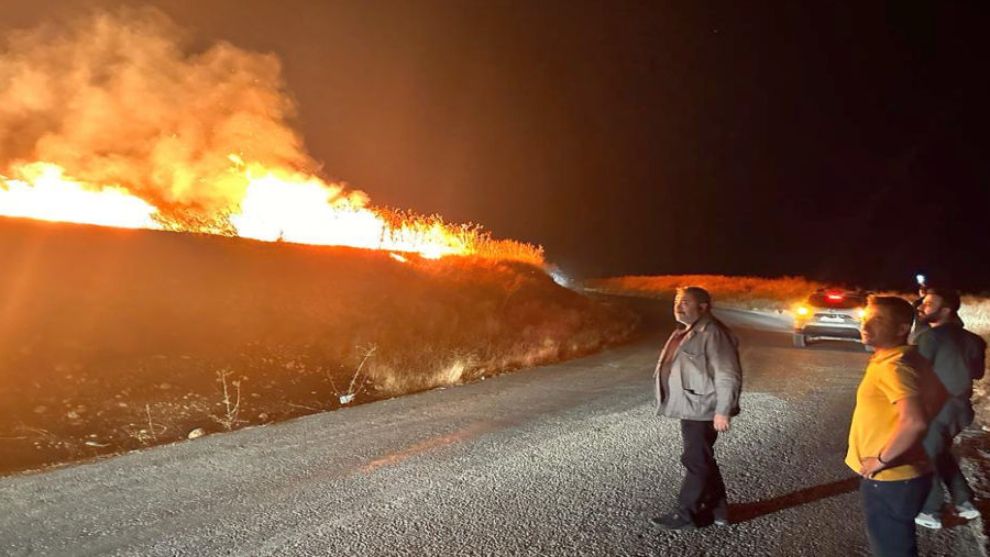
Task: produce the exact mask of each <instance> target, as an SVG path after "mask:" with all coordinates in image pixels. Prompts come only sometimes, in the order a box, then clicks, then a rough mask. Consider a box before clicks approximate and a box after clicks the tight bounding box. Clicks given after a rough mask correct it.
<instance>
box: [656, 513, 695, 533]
mask: <svg viewBox="0 0 990 557" xmlns="http://www.w3.org/2000/svg"><path fill="white" fill-rule="evenodd" d="M650 524H653V525H654V526H659V527H661V528H663V529H664V530H694V529H695V528H697V526H695V524H694V521H693V520H691V519H690V518H688V517H686V516H684V515H682V514H680V513H676V512H673V513H667V514H665V515H663V516H655V517H653V518H651V519H650Z"/></svg>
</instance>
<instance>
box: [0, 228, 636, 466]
mask: <svg viewBox="0 0 990 557" xmlns="http://www.w3.org/2000/svg"><path fill="white" fill-rule="evenodd" d="M0 247H2V249H0V269H2V271H0V381H2V382H3V386H4V388H3V389H2V390H0V455H2V456H0V472H12V471H17V470H25V469H32V468H38V467H43V466H46V465H50V464H54V463H60V462H66V461H71V460H75V459H79V458H86V457H92V456H97V455H101V454H110V453H115V452H120V451H123V450H128V449H133V448H138V447H142V446H147V445H153V444H160V443H167V442H172V441H177V440H181V439H185V438H187V437H188V436H189V435H190V433H193V436H195V435H197V434H199V433H201V432H207V433H208V432H213V431H222V430H227V429H234V428H237V427H242V426H246V425H257V424H264V423H269V422H273V421H277V420H282V419H286V418H291V417H294V416H299V415H302V414H309V413H314V412H321V411H326V410H332V409H336V408H340V407H341V406H342V405H348V404H357V403H361V402H367V401H372V400H377V399H381V398H387V397H392V396H397V395H401V394H405V393H410V392H416V391H421V390H424V389H431V388H435V387H438V386H443V385H451V384H457V383H463V382H467V381H473V380H477V379H480V378H483V377H485V376H490V375H493V374H498V373H503V372H506V371H509V370H513V369H517V368H521V367H527V366H533V365H537V364H542V363H549V362H554V361H559V360H563V359H567V358H572V357H575V356H578V355H582V354H586V353H589V352H592V351H594V350H597V349H599V348H601V347H603V346H606V345H609V344H614V343H617V342H621V341H623V340H624V339H626V338H627V337H628V336H629V335H630V334H631V333H632V331H633V330H634V328H635V325H636V317H635V316H634V315H633V314H632V313H630V312H629V311H628V310H626V309H623V308H620V307H617V306H613V305H610V304H607V303H602V302H598V301H593V300H591V299H589V298H588V297H585V296H582V295H580V294H577V293H575V292H573V291H570V290H567V289H565V288H562V287H560V286H558V285H557V284H555V283H554V282H553V281H552V280H551V279H550V278H549V277H548V276H547V275H546V274H545V273H544V272H543V271H542V270H541V269H539V268H537V267H534V266H531V265H528V264H526V263H521V262H499V261H495V260H492V259H483V258H458V257H446V258H443V259H439V260H429V259H422V258H418V257H414V256H409V255H403V256H402V257H397V256H393V255H391V254H389V253H386V252H378V251H369V250H359V249H350V248H331V247H318V246H306V245H296V244H285V243H266V242H256V241H250V240H242V239H236V238H224V237H218V236H210V235H193V234H183V233H173V232H156V231H143V230H123V229H110V228H99V227H91V226H83V225H70V224H56V223H42V222H35V221H26V220H16V219H0Z"/></svg>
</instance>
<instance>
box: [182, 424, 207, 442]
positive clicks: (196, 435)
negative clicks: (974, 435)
mask: <svg viewBox="0 0 990 557" xmlns="http://www.w3.org/2000/svg"><path fill="white" fill-rule="evenodd" d="M204 435H206V430H205V429H203V428H201V427H197V428H196V429H194V430H192V431H190V432H189V434H188V435H186V439H196V438H199V437H202V436H204Z"/></svg>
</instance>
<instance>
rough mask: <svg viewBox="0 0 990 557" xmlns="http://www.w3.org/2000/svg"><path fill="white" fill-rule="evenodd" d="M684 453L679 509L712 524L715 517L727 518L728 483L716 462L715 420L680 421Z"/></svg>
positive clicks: (678, 499) (697, 521)
mask: <svg viewBox="0 0 990 557" xmlns="http://www.w3.org/2000/svg"><path fill="white" fill-rule="evenodd" d="M681 438H682V439H683V441H684V452H683V453H682V454H681V464H683V465H684V469H685V474H684V483H682V484H681V493H680V495H678V497H677V508H678V512H680V513H681V514H682V515H684V516H686V517H691V519H692V520H693V521H694V522H695V524H704V523H710V522H711V521H712V520H713V519H716V518H728V510H729V509H728V502H727V501H726V497H725V482H723V481H722V472H721V471H719V469H718V463H717V462H715V440H716V439H717V438H718V432H717V431H715V426H714V424H713V422H702V421H695V420H681Z"/></svg>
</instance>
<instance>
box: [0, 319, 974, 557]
mask: <svg viewBox="0 0 990 557" xmlns="http://www.w3.org/2000/svg"><path fill="white" fill-rule="evenodd" d="M651 307H652V308H653V309H652V310H651V312H652V313H653V314H654V315H662V316H666V314H667V312H668V307H666V306H660V305H657V304H654V305H652V306H651ZM721 315H722V317H723V318H724V319H726V320H727V321H729V322H731V323H733V325H734V326H735V327H736V329H737V332H738V333H739V335H740V337H741V339H742V343H743V349H742V358H743V365H744V369H745V372H746V383H745V393H744V395H743V399H742V406H743V414H742V415H741V416H739V417H738V418H737V419H736V420H735V421H733V428H732V430H731V431H730V432H729V433H727V434H724V435H722V436H721V437H720V439H719V441H718V445H717V451H718V457H719V459H720V461H721V463H722V469H723V474H724V475H725V480H726V483H727V485H728V491H729V497H730V502H731V505H732V506H731V509H730V513H731V519H732V520H733V522H734V523H733V524H732V525H730V526H727V527H710V528H706V529H703V530H698V531H694V532H664V531H660V530H657V529H656V528H654V527H652V526H651V525H650V524H649V523H648V522H647V519H648V518H649V517H650V516H653V515H656V514H660V513H662V512H665V511H666V510H668V509H669V508H670V507H671V506H672V505H673V504H674V500H675V496H676V492H677V489H678V486H679V483H680V478H681V468H680V466H679V463H678V455H679V450H680V438H679V428H678V423H677V422H676V421H672V420H662V419H659V418H656V417H654V415H653V400H652V396H653V394H652V393H653V391H652V383H651V373H652V368H653V363H654V361H655V358H656V356H657V352H658V347H659V345H660V343H661V341H662V340H663V338H665V337H666V334H667V333H668V332H669V331H670V328H671V327H672V322H671V321H670V319H669V318H661V320H660V321H659V323H660V324H659V325H658V326H657V327H656V328H655V329H654V332H653V333H652V334H651V335H650V338H648V339H646V340H644V341H641V342H637V343H634V344H631V345H628V346H624V347H620V348H617V349H613V350H609V351H607V352H603V353H601V354H597V355H595V356H591V357H588V358H584V359H580V360H574V361H570V362H567V363H564V364H559V365H552V366H546V367H542V368H536V369H532V370H526V371H521V372H517V373H513V374H508V375H503V376H501V377H497V378H492V379H489V380H486V381H482V382H478V383H475V384H471V385H466V386H461V387H455V388H449V389H444V390H435V391H430V392H426V393H421V394H418V395H413V396H408V397H404V398H400V399H394V400H389V401H383V402H378V403H373V404H368V405H364V406H359V407H355V408H350V409H346V410H341V411H337V412H332V413H326V414H321V415H314V416H309V417H305V418H301V419H297V420H294V421H291V422H285V423H281V424H277V425H272V426H266V427H258V428H252V429H246V430H241V431H237V432H234V433H229V434H224V435H213V436H209V437H206V438H202V439H198V440H195V441H190V442H184V443H179V444H175V445H170V446H165V447H157V448H152V449H148V450H143V451H139V452H134V453H130V454H126V455H123V456H119V457H116V458H111V459H106V460H102V461H96V462H91V463H87V464H82V465H77V466H72V467H68V468H64V469H60V470H54V471H49V472H44V473H36V474H26V475H19V476H13V477H8V478H4V479H0V509H2V513H0V554H3V555H71V556H81V555H135V556H137V555H140V556H156V555H169V556H171V555H197V556H200V555H207V556H208V555H252V556H254V555H272V556H285V555H360V556H372V555H513V556H515V555H568V556H570V555H588V556H602V555H677V556H685V555H708V556H714V555H746V556H756V555H786V556H794V555H814V556H828V555H836V556H843V557H845V556H849V555H866V554H868V549H867V546H866V539H865V535H864V533H863V528H862V514H861V512H860V506H859V499H858V493H857V492H856V491H855V489H856V481H855V479H854V477H853V475H852V473H851V472H850V470H848V469H846V467H845V466H844V465H843V463H842V457H843V454H844V451H845V440H846V432H847V428H848V420H849V415H850V411H851V409H852V406H853V398H854V391H855V388H856V385H857V382H858V380H859V376H860V374H861V372H862V369H863V367H864V365H865V363H866V359H867V355H866V354H865V353H864V352H863V350H862V348H861V347H859V346H856V345H848V344H828V345H819V346H814V347H812V348H809V349H796V348H792V347H791V340H790V336H789V335H787V334H785V333H781V332H773V331H772V329H773V328H774V319H773V318H767V317H760V318H754V317H752V316H750V315H747V314H746V313H743V312H733V311H726V312H722V314H721ZM768 329H769V330H768ZM981 531H982V523H981V522H979V521H976V522H973V523H969V524H957V525H955V526H954V527H953V528H949V529H946V530H943V531H940V532H931V531H924V532H922V534H921V536H920V540H921V545H922V550H923V553H924V554H926V555H953V556H960V555H963V556H964V555H980V554H981V553H980V551H981V549H980V547H979V545H980V544H981V543H982V540H983V538H982V534H981Z"/></svg>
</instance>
